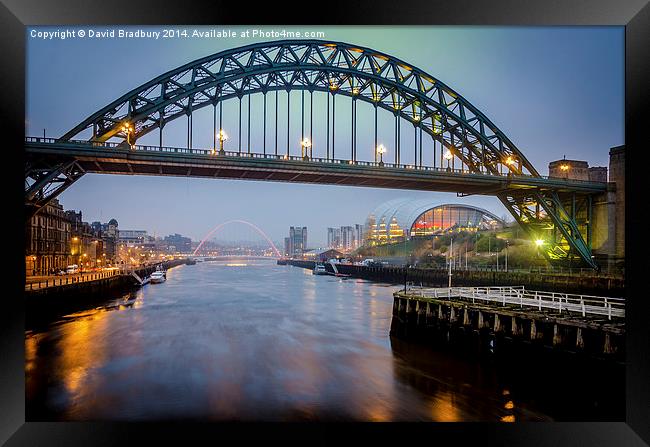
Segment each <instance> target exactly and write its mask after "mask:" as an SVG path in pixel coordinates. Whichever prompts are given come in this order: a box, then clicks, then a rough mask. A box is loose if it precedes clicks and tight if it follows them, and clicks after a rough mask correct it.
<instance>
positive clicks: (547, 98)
mask: <svg viewBox="0 0 650 447" xmlns="http://www.w3.org/2000/svg"><path fill="white" fill-rule="evenodd" d="M120 28H121V29H126V30H133V31H135V30H137V29H144V30H155V31H161V30H162V29H163V28H165V27H118V26H110V27H88V26H86V27H83V28H78V27H71V28H66V27H37V28H29V27H28V28H27V80H26V82H27V84H26V91H27V98H26V99H27V111H26V114H27V115H26V128H27V135H30V136H40V135H43V129H45V132H46V135H47V136H48V137H59V136H61V135H63V134H64V133H65V132H67V131H68V130H70V129H71V128H73V127H74V126H75V125H76V124H78V123H79V122H81V121H82V120H84V119H85V118H86V117H88V116H89V115H90V114H92V113H93V112H95V111H97V110H98V109H100V108H102V107H104V106H105V105H107V104H108V103H110V102H112V101H113V100H115V99H116V98H118V97H120V96H121V95H123V94H125V93H126V92H128V91H130V90H132V89H134V88H136V87H138V86H139V85H141V84H143V83H145V82H147V81H149V80H150V79H152V78H154V77H156V76H158V75H160V74H162V73H164V72H166V71H169V70H172V69H174V68H176V67H178V66H180V65H183V64H185V63H188V62H190V61H193V60H195V59H198V58H201V57H205V56H208V55H210V54H213V53H217V52H219V51H222V50H225V49H229V48H234V47H238V46H242V45H247V44H251V43H255V42H259V41H272V40H281V38H270V39H259V38H253V37H250V38H245V37H238V38H230V39H216V38H215V39H206V38H187V39H183V38H174V39H158V40H155V39H142V38H140V39H138V38H133V39H119V38H114V39H110V38H106V39H91V38H84V39H79V38H70V39H65V40H62V39H57V38H54V39H52V40H43V39H39V38H36V37H31V31H32V30H33V29H36V30H38V31H44V30H48V31H53V30H57V29H59V30H65V29H70V30H79V29H84V30H85V31H86V32H87V31H88V30H89V29H93V30H106V29H120ZM174 28H178V26H176V25H174ZM185 28H187V29H189V30H192V29H200V30H207V29H217V30H223V29H227V30H233V31H236V32H237V33H239V32H241V31H243V30H247V29H248V30H253V29H262V30H282V29H287V30H300V31H304V30H310V31H323V32H324V33H325V37H324V38H322V40H333V41H342V42H347V43H353V44H358V45H360V46H365V47H369V48H373V49H375V50H377V51H380V52H383V53H387V54H389V55H392V56H395V57H397V58H399V59H402V60H403V61H405V62H407V63H409V64H412V65H414V66H416V67H418V68H420V69H422V70H424V71H425V72H428V73H429V74H431V75H432V76H434V77H435V78H437V79H439V80H441V81H442V82H444V83H445V84H447V85H448V86H449V87H451V88H452V89H454V90H456V91H457V92H458V93H460V94H461V95H462V96H463V97H464V98H465V99H467V100H468V101H469V102H471V103H472V104H473V105H474V106H476V107H477V108H478V109H479V110H481V111H482V112H483V113H484V114H485V115H486V116H487V117H488V118H490V120H491V121H492V122H494V123H495V124H496V125H497V126H498V127H499V128H500V129H501V130H502V131H503V132H504V133H505V134H506V135H507V136H508V137H509V138H510V140H512V142H513V143H514V144H515V145H516V146H517V147H518V148H519V149H520V150H521V151H522V152H523V153H524V155H525V156H526V157H527V158H528V160H529V161H531V162H532V164H533V165H534V166H535V167H536V168H537V170H538V171H539V172H540V173H541V174H542V175H547V174H548V163H549V162H550V161H553V160H557V159H561V158H562V157H563V156H566V158H567V159H577V160H586V161H588V163H589V166H608V163H609V162H608V158H609V157H608V153H609V149H610V148H611V147H613V146H618V145H621V144H624V143H625V140H624V28H623V27H539V28H535V27H531V28H526V27H451V26H442V27H423V26H418V27H397V26H395V27H379V26H367V27H360V26H355V27H343V26H337V27H323V26H305V27H295V26H291V27H282V26H275V27H269V26H264V27H256V26H243V27H240V26H237V27H235V26H212V27H195V26H187V27H185ZM258 96H259V95H258ZM293 98H296V99H299V93H296V96H292V110H299V108H297V109H294V107H299V100H294V99H293ZM234 104H236V103H233V107H232V111H233V112H234V111H235V110H236V109H235V108H234ZM256 104H258V102H256V99H254V100H253V106H254V107H255V105H256ZM260 104H261V102H260ZM315 104H316V102H315ZM337 106H338V104H337ZM368 107H369V106H368ZM360 108H361V106H360ZM208 109H209V110H208ZM368 110H369V109H368ZM368 110H366V111H363V110H362V112H361V114H360V119H362V120H363V118H364V117H365V116H368V117H370V116H371V115H370V114H369V113H368ZM203 111H204V112H205V113H203V114H200V115H199V114H198V112H197V117H196V118H195V121H194V123H195V124H194V128H195V134H194V138H193V139H194V144H193V146H194V147H196V148H209V147H210V146H211V144H212V134H211V132H212V127H211V125H205V126H204V129H205V130H204V131H199V130H198V129H200V128H201V127H200V123H202V122H204V123H209V122H210V120H211V116H212V111H211V108H206V109H204V110H203ZM227 112H228V108H227V107H226V108H224V128H226V129H227V130H228V133H229V134H230V135H231V137H235V138H231V140H229V141H228V142H227V145H226V149H233V150H236V149H237V139H236V134H237V130H236V124H235V123H236V119H237V118H236V114H231V115H228V117H227V116H226V115H227ZM254 113H255V115H253V120H252V121H253V122H255V121H256V119H255V118H256V117H258V116H260V115H257V113H258V112H256V111H255V112H254ZM259 113H261V112H259ZM342 113H343V112H342ZM348 113H349V112H348ZM314 115H315V118H314V122H315V124H314V127H315V132H314V155H315V156H318V155H320V152H319V151H321V150H322V151H324V149H323V146H324V143H321V141H324V136H323V135H324V130H323V127H322V126H321V124H318V125H317V124H316V122H317V121H318V122H319V123H322V122H324V118H322V117H323V116H324V114H323V113H321V112H318V111H317V110H316V108H315V110H314ZM269 116H271V115H269ZM339 116H340V118H339ZM386 119H388V118H386ZM292 120H293V121H292V129H291V132H292V136H293V133H296V132H297V133H296V138H295V140H296V142H297V141H299V139H300V129H299V128H298V127H299V123H297V120H296V119H295V118H293V117H292ZM345 121H349V119H348V120H345V119H344V115H343V114H341V115H339V112H338V108H337V130H336V131H337V143H336V144H337V152H338V151H339V148H341V149H340V151H341V152H342V153H341V156H343V153H345V149H344V148H348V150H349V134H350V131H349V122H348V123H346V122H345ZM293 123H296V124H295V126H294V124H293ZM386 123H388V121H386ZM339 126H340V127H339ZM294 127H295V128H294ZM358 128H359V131H358V132H359V134H358V135H359V136H358V140H357V141H358V143H357V144H358V146H359V147H361V148H363V149H361V150H360V155H361V157H360V158H362V159H371V157H372V155H371V154H372V146H373V143H372V141H373V136H372V133H373V124H372V121H371V120H367V124H366V125H364V124H363V122H362V121H360V124H358ZM386 128H387V129H388V130H386ZM185 129H186V128H185V120H182V119H179V120H176V122H173V123H170V124H169V125H168V126H167V127H166V128H165V137H164V138H165V143H164V144H165V145H169V146H179V147H181V146H184V145H185V132H186V130H185ZM391 129H392V128H391V127H390V126H388V125H387V126H385V128H384V126H382V131H381V136H382V137H384V138H383V140H384V141H386V142H388V143H392V141H393V140H392V133H391V132H392V130H391ZM403 129H404V126H403ZM271 132H272V131H271ZM405 132H406V135H405V136H404V139H403V141H404V142H405V143H407V142H409V143H411V144H412V141H413V137H412V131H411V132H409V131H408V130H406V131H405ZM243 133H244V134H245V133H246V132H245V130H244V132H243ZM267 135H268V136H267V141H268V140H271V139H272V137H271V135H272V134H271V133H268V134H267ZM279 135H280V141H283V138H284V141H285V143H284V144H285V145H280V151H281V153H282V152H283V150H286V130H284V131H282V130H281V131H280V132H279ZM283 135H284V137H283ZM292 139H293V138H292ZM346 139H347V140H346ZM259 140H260V141H257V138H256V139H254V140H253V141H252V146H253V147H259V146H261V137H260V138H259ZM157 141H158V133H157V131H156V132H153V133H152V134H151V135H147V136H146V137H144V138H143V139H142V140H139V143H142V144H148V143H150V144H157ZM346 141H347V143H346ZM271 146H272V145H271ZM296 148H297V153H298V154H299V146H298V145H297V144H296ZM391 149H392V148H390V147H389V153H388V154H387V161H392V152H391ZM253 151H254V152H261V151H262V150H261V148H260V149H253ZM292 151H294V149H293V148H292ZM293 153H294V154H296V152H295V151H294V152H293ZM398 197H413V198H430V199H431V200H432V202H433V203H440V204H442V203H466V204H470V205H475V206H479V207H483V208H486V209H488V210H490V211H492V212H493V213H495V214H497V215H498V216H504V215H506V214H507V211H506V209H505V208H504V207H503V206H502V205H501V203H500V202H499V200H498V199H497V198H495V197H490V196H470V197H464V198H460V197H456V194H444V193H428V192H419V191H403V190H389V189H372V188H359V187H343V186H328V185H303V184H292V183H275V182H253V181H237V180H220V179H199V178H176V177H155V176H151V177H148V176H112V175H99V174H87V175H85V176H84V177H83V178H82V179H81V180H79V181H77V182H76V183H75V184H74V185H72V186H71V187H70V188H69V189H68V190H67V191H66V192H64V193H63V194H62V195H60V196H59V200H60V202H61V203H62V205H63V206H64V208H65V209H75V210H81V211H82V212H83V218H84V220H85V221H88V222H92V221H95V220H100V221H102V222H106V221H108V220H109V219H111V218H115V219H117V220H118V221H119V228H120V229H144V230H147V231H148V232H149V233H150V234H154V233H155V234H156V235H158V236H164V235H167V234H170V233H181V234H183V235H186V236H189V237H191V238H192V239H194V240H200V239H201V238H202V237H203V236H204V235H205V234H206V233H208V232H209V231H210V230H211V229H212V228H213V227H215V226H216V225H218V224H220V223H222V222H225V221H227V220H231V219H243V220H246V221H250V222H252V223H254V224H256V225H257V226H259V227H260V228H262V229H263V230H264V231H265V232H266V233H267V234H268V235H269V237H270V238H271V239H273V240H274V241H276V242H277V243H281V241H282V239H283V238H284V237H285V236H287V235H288V229H289V226H291V225H294V226H307V227H308V233H309V240H308V245H309V246H310V248H312V247H314V248H315V247H318V246H324V245H325V242H326V240H327V233H326V229H327V227H330V226H336V227H338V226H341V225H353V224H355V223H363V222H364V221H365V219H366V217H367V215H368V213H370V212H371V211H372V210H373V209H374V208H375V207H376V206H377V205H379V204H381V203H382V202H384V201H387V200H389V199H393V198H398ZM230 234H231V235H232V234H233V233H232V232H230ZM247 234H249V235H250V236H251V238H252V237H253V236H252V231H250V230H248V233H246V232H242V233H240V235H241V236H242V237H245V236H246V235H247Z"/></svg>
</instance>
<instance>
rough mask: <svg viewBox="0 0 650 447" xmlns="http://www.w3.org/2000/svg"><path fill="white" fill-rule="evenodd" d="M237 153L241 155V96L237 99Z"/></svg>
mask: <svg viewBox="0 0 650 447" xmlns="http://www.w3.org/2000/svg"><path fill="white" fill-rule="evenodd" d="M237 152H238V153H239V154H240V155H241V96H240V97H239V150H238V151H237Z"/></svg>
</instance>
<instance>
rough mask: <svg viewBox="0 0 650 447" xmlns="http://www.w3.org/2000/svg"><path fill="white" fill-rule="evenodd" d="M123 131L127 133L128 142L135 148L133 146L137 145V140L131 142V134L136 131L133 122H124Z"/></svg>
mask: <svg viewBox="0 0 650 447" xmlns="http://www.w3.org/2000/svg"><path fill="white" fill-rule="evenodd" d="M121 130H122V132H123V133H124V134H126V143H127V144H128V145H129V146H130V147H131V149H133V146H135V141H134V142H133V143H131V134H133V132H134V131H135V129H134V128H133V125H132V124H129V123H128V122H125V123H122V128H121Z"/></svg>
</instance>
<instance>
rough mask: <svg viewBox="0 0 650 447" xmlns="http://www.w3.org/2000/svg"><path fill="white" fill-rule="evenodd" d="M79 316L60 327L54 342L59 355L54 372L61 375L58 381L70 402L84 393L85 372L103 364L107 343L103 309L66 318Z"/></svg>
mask: <svg viewBox="0 0 650 447" xmlns="http://www.w3.org/2000/svg"><path fill="white" fill-rule="evenodd" d="M79 315H83V316H81V317H79V318H77V319H75V320H73V321H70V322H68V323H67V324H66V325H65V326H62V328H61V338H60V340H59V342H58V348H59V350H60V355H59V356H58V357H57V360H58V362H59V363H60V365H59V366H58V367H57V368H56V370H58V371H60V372H61V373H62V374H63V377H62V381H63V384H64V387H65V389H66V390H67V392H68V393H69V394H70V397H71V400H72V401H75V400H76V399H77V398H78V397H79V396H80V394H82V393H83V392H84V391H88V390H87V388H86V387H84V384H85V382H86V378H87V375H88V371H89V370H90V369H92V368H98V367H101V366H102V365H103V364H104V362H105V361H106V354H107V348H108V346H107V344H108V342H109V340H108V337H107V336H106V330H107V320H106V316H107V311H106V310H105V309H95V310H91V311H86V312H83V313H80V314H71V315H69V317H77V316H79Z"/></svg>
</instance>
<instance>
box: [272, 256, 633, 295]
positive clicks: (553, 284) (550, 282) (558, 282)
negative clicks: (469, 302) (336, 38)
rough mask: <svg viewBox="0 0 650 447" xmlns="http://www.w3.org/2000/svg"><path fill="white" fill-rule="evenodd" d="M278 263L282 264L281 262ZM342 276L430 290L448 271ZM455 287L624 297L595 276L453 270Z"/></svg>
mask: <svg viewBox="0 0 650 447" xmlns="http://www.w3.org/2000/svg"><path fill="white" fill-rule="evenodd" d="M283 262H285V263H286V264H287V265H293V266H295V267H302V268H306V269H313V268H314V265H315V262H314V261H301V260H293V259H289V260H283ZM278 263H280V262H279V261H278ZM325 268H326V270H327V271H328V272H332V273H333V272H334V270H333V269H332V266H331V265H330V264H328V263H326V264H325ZM336 268H337V270H338V271H339V273H343V274H346V275H350V276H353V277H355V278H362V279H367V280H371V281H379V282H387V283H393V284H405V283H406V282H412V283H414V284H416V285H423V286H429V287H447V285H448V284H449V271H448V270H445V269H420V268H410V267H409V268H408V269H407V268H405V267H366V266H362V265H352V264H336ZM452 285H454V286H485V287H487V286H511V285H517V286H524V287H525V288H526V289H532V290H542V291H548V292H557V291H562V292H564V293H577V294H584V295H596V296H611V297H620V298H624V297H625V280H623V279H621V278H605V277H595V276H567V275H554V274H544V273H528V272H503V271H473V270H454V271H452Z"/></svg>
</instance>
